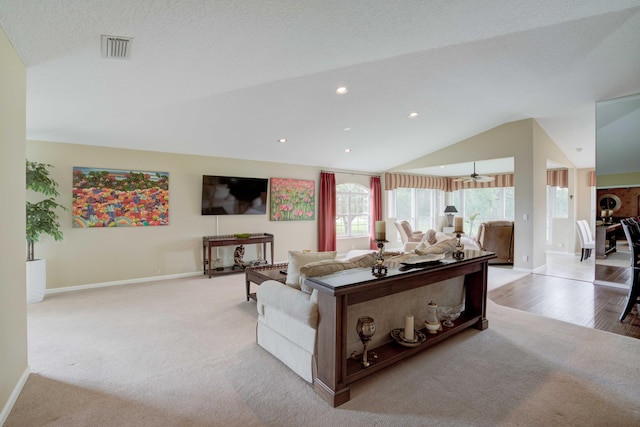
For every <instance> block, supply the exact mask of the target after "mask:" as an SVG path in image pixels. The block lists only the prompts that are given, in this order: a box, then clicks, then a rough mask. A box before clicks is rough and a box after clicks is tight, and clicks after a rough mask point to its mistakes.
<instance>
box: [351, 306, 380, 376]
mask: <svg viewBox="0 0 640 427" xmlns="http://www.w3.org/2000/svg"><path fill="white" fill-rule="evenodd" d="M356 332H357V333H358V336H359V337H360V341H362V346H363V348H364V349H363V350H362V366H364V367H365V368H368V367H369V366H371V362H369V359H368V357H367V346H368V345H369V342H370V341H371V337H372V336H373V334H375V333H376V323H375V322H374V320H373V317H369V316H363V317H358V323H357V324H356ZM354 353H355V352H354ZM351 357H353V358H354V359H360V357H358V356H357V355H356V354H352V355H351ZM371 357H372V358H373V359H376V358H377V357H378V356H377V355H376V354H375V353H374V352H371Z"/></svg>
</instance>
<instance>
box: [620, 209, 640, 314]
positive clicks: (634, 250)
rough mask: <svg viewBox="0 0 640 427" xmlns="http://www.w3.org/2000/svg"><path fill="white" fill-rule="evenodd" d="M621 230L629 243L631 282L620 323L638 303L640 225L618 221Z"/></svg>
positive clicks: (633, 222)
mask: <svg viewBox="0 0 640 427" xmlns="http://www.w3.org/2000/svg"><path fill="white" fill-rule="evenodd" d="M620 224H622V230H623V231H624V235H625V237H626V238H627V241H628V242H629V250H630V251H631V265H630V267H629V268H631V272H632V275H631V276H632V280H631V287H630V288H629V294H628V295H627V303H626V305H625V307H624V310H623V311H622V314H621V315H620V321H621V322H622V321H624V319H625V317H627V314H629V313H630V312H631V310H632V309H633V307H634V306H635V305H636V304H637V303H640V300H639V298H640V263H639V260H640V258H639V257H640V225H639V224H638V222H637V221H634V220H629V219H623V220H621V221H620Z"/></svg>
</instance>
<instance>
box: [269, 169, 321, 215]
mask: <svg viewBox="0 0 640 427" xmlns="http://www.w3.org/2000/svg"><path fill="white" fill-rule="evenodd" d="M315 212H316V182H315V181H309V180H303V179H291V178H271V221H313V220H314V219H315Z"/></svg>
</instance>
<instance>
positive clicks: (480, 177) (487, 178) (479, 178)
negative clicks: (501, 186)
mask: <svg viewBox="0 0 640 427" xmlns="http://www.w3.org/2000/svg"><path fill="white" fill-rule="evenodd" d="M474 180H475V181H476V182H491V181H493V180H495V178H494V177H492V176H483V175H478V176H476V177H475V178H474Z"/></svg>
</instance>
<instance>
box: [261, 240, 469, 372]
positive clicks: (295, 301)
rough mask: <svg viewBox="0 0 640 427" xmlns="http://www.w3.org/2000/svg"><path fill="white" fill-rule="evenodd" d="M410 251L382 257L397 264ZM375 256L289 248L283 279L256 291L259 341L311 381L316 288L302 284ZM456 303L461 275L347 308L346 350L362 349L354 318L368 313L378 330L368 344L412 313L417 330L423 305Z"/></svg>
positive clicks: (365, 263)
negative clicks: (341, 256)
mask: <svg viewBox="0 0 640 427" xmlns="http://www.w3.org/2000/svg"><path fill="white" fill-rule="evenodd" d="M410 256H414V254H405V255H400V256H396V257H391V256H385V260H388V262H389V263H393V262H399V261H401V260H404V259H406V258H408V257H410ZM373 260H374V255H373V253H368V254H365V255H360V256H357V257H355V258H350V256H349V255H347V259H346V260H344V261H339V260H336V259H335V252H329V253H328V252H320V253H317V252H312V253H304V252H296V251H290V252H289V265H288V270H287V283H285V284H283V283H281V282H277V281H266V282H263V283H262V284H261V285H260V286H259V287H258V289H257V292H256V297H257V298H256V299H257V311H258V322H257V329H256V339H257V343H258V345H260V346H261V347H262V348H264V349H265V350H267V351H268V352H269V353H271V354H272V355H274V356H275V357H276V358H278V359H279V360H280V361H282V362H283V363H284V364H285V365H287V366H288V367H289V368H290V369H291V370H293V371H294V372H295V373H296V374H298V375H299V376H300V377H302V378H303V379H304V380H305V381H307V382H309V383H312V382H313V378H314V376H315V375H314V374H315V367H316V360H315V356H316V338H317V327H318V321H319V318H318V306H317V301H318V293H317V292H318V291H317V290H314V289H310V288H308V287H306V286H305V285H304V279H305V278H306V277H312V276H323V275H326V274H330V273H331V272H338V271H340V270H345V269H350V268H358V267H365V268H371V265H373ZM431 300H433V301H436V302H437V303H438V304H440V305H457V304H460V303H462V302H464V279H463V278H462V277H459V278H455V279H450V280H447V281H444V282H440V283H438V284H434V285H430V286H426V287H423V288H418V289H413V290H411V291H406V292H402V293H400V294H395V295H390V296H388V297H384V298H380V299H376V300H372V301H367V302H363V303H360V304H355V305H352V306H349V308H348V322H349V324H353V328H348V334H347V350H348V352H349V354H350V353H351V352H353V351H355V352H358V353H359V352H361V351H362V344H361V342H360V339H359V337H358V335H357V333H356V331H355V325H356V322H357V318H358V317H360V316H373V317H374V319H375V321H376V328H377V330H378V331H379V332H378V333H376V335H374V337H373V338H372V342H371V347H375V346H378V345H380V344H383V343H385V342H388V341H390V340H391V338H390V336H389V332H390V331H391V330H392V329H394V328H398V327H402V326H403V325H404V317H405V315H407V314H412V315H414V317H415V319H416V324H415V326H416V329H421V328H423V326H424V324H423V321H424V319H425V318H426V310H427V305H428V303H429V302H430V301H431Z"/></svg>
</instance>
